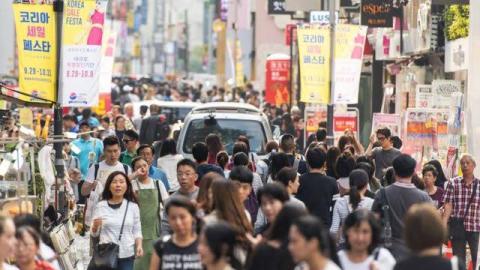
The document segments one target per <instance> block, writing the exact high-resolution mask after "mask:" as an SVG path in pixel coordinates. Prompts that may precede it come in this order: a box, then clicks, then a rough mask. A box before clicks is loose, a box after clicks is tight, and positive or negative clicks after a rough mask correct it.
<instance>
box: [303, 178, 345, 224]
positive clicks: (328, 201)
mask: <svg viewBox="0 0 480 270" xmlns="http://www.w3.org/2000/svg"><path fill="white" fill-rule="evenodd" d="M335 194H338V186H337V181H336V180H335V178H332V177H330V176H326V175H323V174H320V173H306V174H304V175H302V176H301V177H300V187H299V188H298V192H297V195H296V197H297V199H299V200H301V201H302V202H304V203H305V206H306V207H307V209H308V211H309V212H310V213H312V214H314V215H315V216H317V217H319V218H321V220H322V221H323V223H324V224H325V225H326V226H328V228H330V225H332V216H331V214H330V207H331V206H332V205H333V196H334V195H335Z"/></svg>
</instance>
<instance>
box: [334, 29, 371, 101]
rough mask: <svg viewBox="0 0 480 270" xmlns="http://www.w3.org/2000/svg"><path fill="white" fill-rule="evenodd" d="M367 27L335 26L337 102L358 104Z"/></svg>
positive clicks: (335, 95) (335, 86) (335, 98)
mask: <svg viewBox="0 0 480 270" xmlns="http://www.w3.org/2000/svg"><path fill="white" fill-rule="evenodd" d="M366 39H367V27H366V26H360V25H350V24H339V25H337V26H336V28H335V83H334V90H333V102H334V103H335V104H357V103H358V92H359V86H360V74H361V73H362V61H363V49H364V47H365V41H366Z"/></svg>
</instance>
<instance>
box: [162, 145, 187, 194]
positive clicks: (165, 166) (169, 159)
mask: <svg viewBox="0 0 480 270" xmlns="http://www.w3.org/2000/svg"><path fill="white" fill-rule="evenodd" d="M182 159H183V156H182V155H179V154H177V143H176V142H175V140H173V139H167V140H164V141H163V142H162V148H161V149H160V158H158V160H157V167H158V168H160V169H162V170H163V171H164V172H165V173H166V174H167V179H168V183H169V184H170V192H175V191H177V190H178V189H179V188H180V184H179V183H178V180H177V163H178V162H179V161H180V160H182Z"/></svg>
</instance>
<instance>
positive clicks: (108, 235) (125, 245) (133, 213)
mask: <svg viewBox="0 0 480 270" xmlns="http://www.w3.org/2000/svg"><path fill="white" fill-rule="evenodd" d="M126 208H127V200H125V199H123V202H122V205H121V206H120V207H119V208H117V209H113V208H112V207H110V206H109V205H108V202H107V201H106V200H102V201H100V202H99V203H98V204H97V207H96V208H95V212H94V215H93V220H95V219H96V218H102V226H101V228H100V229H99V230H98V231H97V233H95V234H94V233H93V232H92V235H94V236H96V235H98V233H99V232H100V244H104V243H116V244H118V245H119V246H120V251H119V255H118V257H119V258H128V257H132V256H134V255H135V239H137V238H142V226H141V224H140V209H139V208H138V205H137V204H136V203H133V202H130V203H129V204H128V211H127V215H126V217H125V225H124V226H123V234H122V239H121V240H120V243H119V242H118V237H119V236H120V229H121V227H122V221H123V216H124V215H125V210H126Z"/></svg>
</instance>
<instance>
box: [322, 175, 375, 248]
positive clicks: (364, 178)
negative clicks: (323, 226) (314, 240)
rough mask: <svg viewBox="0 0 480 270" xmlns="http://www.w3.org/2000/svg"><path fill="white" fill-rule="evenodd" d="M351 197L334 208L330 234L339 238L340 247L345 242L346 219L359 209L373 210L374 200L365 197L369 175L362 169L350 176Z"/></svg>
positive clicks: (339, 200) (347, 197) (336, 204)
mask: <svg viewBox="0 0 480 270" xmlns="http://www.w3.org/2000/svg"><path fill="white" fill-rule="evenodd" d="M348 179H349V186H350V190H349V195H348V196H344V197H342V198H340V199H338V200H337V202H336V203H335V207H334V208H333V217H332V225H331V227H330V232H331V233H332V234H333V235H336V236H337V239H338V241H337V242H338V243H339V246H340V247H342V245H343V243H344V242H345V240H344V239H343V237H342V236H341V226H342V224H343V222H344V220H345V218H346V217H347V216H348V214H350V213H351V212H353V211H355V210H356V209H358V208H364V209H367V210H370V209H371V208H372V204H373V199H372V198H369V197H365V192H367V189H368V180H369V177H368V174H367V173H366V172H365V171H364V170H361V169H356V170H353V171H352V172H351V173H350V175H349V178H348Z"/></svg>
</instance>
